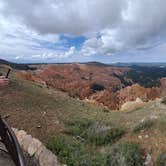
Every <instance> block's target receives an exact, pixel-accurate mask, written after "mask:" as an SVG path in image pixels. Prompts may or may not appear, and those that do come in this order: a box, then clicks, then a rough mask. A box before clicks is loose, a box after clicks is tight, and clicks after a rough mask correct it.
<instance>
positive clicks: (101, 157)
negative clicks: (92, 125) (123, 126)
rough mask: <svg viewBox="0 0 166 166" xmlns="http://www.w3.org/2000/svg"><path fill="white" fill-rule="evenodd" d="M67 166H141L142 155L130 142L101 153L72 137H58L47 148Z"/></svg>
mask: <svg viewBox="0 0 166 166" xmlns="http://www.w3.org/2000/svg"><path fill="white" fill-rule="evenodd" d="M47 147H48V148H49V149H50V150H52V151H53V152H54V153H55V154H56V155H57V156H58V157H59V159H60V160H61V161H62V162H63V163H64V164H67V165H68V166H82V165H83V166H122V165H127V166H142V165H143V154H142V151H141V150H140V148H139V146H138V145H137V144H135V143H132V142H127V143H120V144H117V145H116V146H114V147H113V148H112V150H111V151H108V150H107V151H106V152H104V153H101V152H99V151H97V148H96V146H93V147H89V146H87V145H86V144H85V143H83V142H80V141H78V140H75V139H74V138H72V137H66V136H63V135H61V136H58V137H55V138H53V139H51V140H50V141H49V144H48V146H47Z"/></svg>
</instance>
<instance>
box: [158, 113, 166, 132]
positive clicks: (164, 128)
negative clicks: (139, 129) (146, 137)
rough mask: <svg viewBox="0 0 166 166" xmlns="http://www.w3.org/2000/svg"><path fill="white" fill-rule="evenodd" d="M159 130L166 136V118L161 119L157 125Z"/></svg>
mask: <svg viewBox="0 0 166 166" xmlns="http://www.w3.org/2000/svg"><path fill="white" fill-rule="evenodd" d="M157 128H158V130H159V131H160V132H161V133H162V134H165V135H166V117H165V116H164V117H163V118H161V119H160V120H159V121H158V123H157Z"/></svg>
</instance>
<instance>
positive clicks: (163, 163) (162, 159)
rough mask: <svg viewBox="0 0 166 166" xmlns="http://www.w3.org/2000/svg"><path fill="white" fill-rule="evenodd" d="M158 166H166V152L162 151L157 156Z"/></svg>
mask: <svg viewBox="0 0 166 166" xmlns="http://www.w3.org/2000/svg"><path fill="white" fill-rule="evenodd" d="M156 165H157V166H166V152H163V153H160V154H159V156H158V157H157V162H156Z"/></svg>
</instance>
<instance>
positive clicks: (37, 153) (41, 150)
mask: <svg viewBox="0 0 166 166" xmlns="http://www.w3.org/2000/svg"><path fill="white" fill-rule="evenodd" d="M44 150H46V147H45V146H44V145H41V146H40V147H39V148H38V149H37V151H36V153H35V158H36V159H39V156H40V154H41V153H42V152H43V151H44Z"/></svg>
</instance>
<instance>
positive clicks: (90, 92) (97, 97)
mask: <svg viewBox="0 0 166 166" xmlns="http://www.w3.org/2000/svg"><path fill="white" fill-rule="evenodd" d="M129 70H130V69H129V68H120V67H110V66H108V67H105V66H102V67H101V66H95V65H84V64H82V65H80V64H66V65H45V66H40V67H39V68H38V70H37V71H36V72H34V73H30V72H23V73H21V74H22V77H24V78H25V79H27V80H31V81H34V82H37V83H40V84H46V85H48V86H51V87H53V88H56V89H59V90H62V91H66V92H68V94H69V95H70V96H72V97H78V98H80V99H82V100H84V99H89V100H91V101H96V102H97V103H99V104H101V105H104V106H107V107H109V108H110V109H119V108H120V107H121V106H122V105H123V104H124V103H125V102H128V101H135V100H136V98H138V97H139V98H140V99H141V100H143V101H145V102H147V101H149V100H153V99H155V98H159V97H161V89H160V88H157V87H153V88H144V87H141V86H140V85H139V84H134V85H132V86H128V87H125V88H123V89H122V83H121V81H120V79H119V78H117V77H116V75H122V76H123V74H124V73H125V72H127V71H129ZM131 81H132V80H131ZM94 84H95V86H97V87H102V88H101V89H100V90H98V91H97V90H96V89H95V88H94V86H92V85H94ZM161 87H162V88H165V89H166V78H163V79H161ZM118 90H119V91H118Z"/></svg>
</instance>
